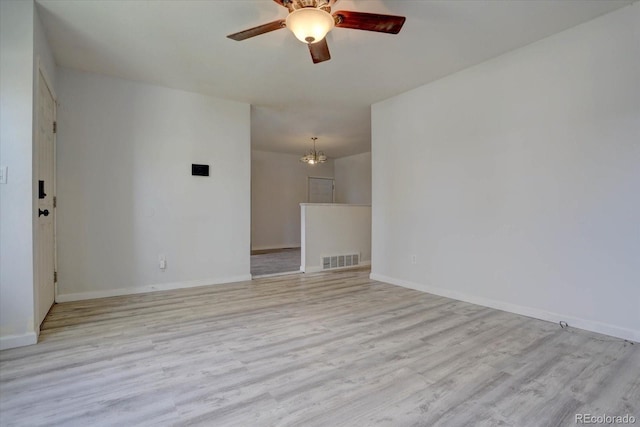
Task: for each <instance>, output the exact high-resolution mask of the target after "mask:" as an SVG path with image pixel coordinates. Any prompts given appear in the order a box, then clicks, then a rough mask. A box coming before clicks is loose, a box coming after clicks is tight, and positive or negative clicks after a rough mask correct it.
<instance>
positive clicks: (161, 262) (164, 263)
mask: <svg viewBox="0 0 640 427" xmlns="http://www.w3.org/2000/svg"><path fill="white" fill-rule="evenodd" d="M158 266H159V267H160V270H164V269H166V268H167V259H166V258H165V256H164V255H160V256H159V257H158Z"/></svg>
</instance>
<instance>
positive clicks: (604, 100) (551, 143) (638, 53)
mask: <svg viewBox="0 0 640 427" xmlns="http://www.w3.org/2000/svg"><path fill="white" fill-rule="evenodd" d="M638 22H640V3H635V4H633V5H631V6H628V7H625V8H622V9H620V10H618V11H616V12H613V13H611V14H608V15H605V16H602V17H600V18H598V19H596V20H594V21H591V22H588V23H585V24H583V25H580V26H578V27H575V28H573V29H570V30H567V31H564V32H562V33H559V34H557V35H554V36H552V37H549V38H547V39H544V40H542V41H540V42H537V43H534V44H532V45H529V46H527V47H524V48H522V49H519V50H517V51H514V52H511V53H508V54H506V55H503V56H500V57H498V58H495V59H493V60H491V61H488V62H485V63H483V64H480V65H478V66H476V67H473V68H470V69H468V70H465V71H463V72H460V73H457V74H454V75H452V76H449V77H446V78H444V79H442V80H439V81H437V82H434V83H432V84H429V85H426V86H423V87H421V88H418V89H415V90H413V91H410V92H408V93H405V94H403V95H399V96H397V97H394V98H392V99H389V100H387V101H384V102H381V103H379V104H376V105H374V106H373V109H372V115H373V116H372V123H373V141H372V146H373V260H372V265H373V270H372V277H373V278H376V279H380V280H384V281H387V282H391V283H395V284H399V285H404V286H408V287H414V288H417V289H421V290H425V291H428V292H434V293H437V294H442V295H446V296H451V297H453V298H459V299H462V300H467V301H471V302H476V303H480V304H484V305H488V306H493V307H498V308H502V309H506V310H510V311H514V312H520V313H524V314H527V315H531V316H534V317H539V318H544V319H548V320H553V321H559V320H561V319H562V320H566V321H568V323H569V324H570V325H573V326H576V327H580V328H585V329H590V330H594V331H599V332H603V333H607V334H611V335H615V336H619V337H626V338H630V339H634V340H636V341H640V228H639V224H640V221H639V218H640V197H639V194H640V77H639V76H640V26H639V25H638ZM413 254H415V255H416V260H417V263H416V264H415V265H414V264H412V263H411V256H412V255H413Z"/></svg>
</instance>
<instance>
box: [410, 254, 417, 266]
mask: <svg viewBox="0 0 640 427" xmlns="http://www.w3.org/2000/svg"><path fill="white" fill-rule="evenodd" d="M417 263H418V256H417V255H415V254H414V255H411V264H414V265H415V264H417Z"/></svg>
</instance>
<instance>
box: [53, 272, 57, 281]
mask: <svg viewBox="0 0 640 427" xmlns="http://www.w3.org/2000/svg"><path fill="white" fill-rule="evenodd" d="M53 283H58V272H57V271H54V272H53Z"/></svg>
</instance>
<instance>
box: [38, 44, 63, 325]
mask: <svg viewBox="0 0 640 427" xmlns="http://www.w3.org/2000/svg"><path fill="white" fill-rule="evenodd" d="M37 64H38V65H37V70H38V76H37V78H36V79H35V80H36V84H35V93H36V94H37V95H36V99H38V97H39V96H40V76H42V80H44V83H45V84H46V86H47V89H48V90H49V93H50V94H51V97H52V98H53V121H54V122H56V127H57V121H58V118H57V117H58V101H57V99H58V97H57V96H56V93H55V91H54V89H53V85H52V84H51V82H52V80H51V78H50V77H49V74H48V73H47V70H46V68H45V67H44V65H43V63H42V60H41V59H40V57H39V56H38V57H37ZM34 110H35V122H34V126H33V129H34V134H33V136H34V137H33V153H34V157H35V162H34V165H35V167H34V171H33V199H34V202H33V204H34V209H33V233H34V252H35V251H36V248H37V245H38V240H37V239H38V215H37V214H36V211H37V209H38V207H37V200H38V194H37V192H38V171H39V165H40V163H39V162H40V159H39V158H38V149H37V148H38V147H37V144H38V141H37V136H36V135H37V132H38V125H39V124H40V112H39V108H38V105H37V103H36V105H34ZM57 138H58V133H57V129H56V132H54V133H53V159H52V160H53V165H52V167H53V182H52V183H51V192H52V193H53V196H52V197H54V203H53V208H52V211H53V212H52V214H53V271H54V272H57V271H58V245H57V232H56V230H57V228H58V226H57V221H58V219H57V208H56V204H57V203H56V202H57V185H56V175H57V174H56V170H57V164H56V163H57V162H56V155H57ZM33 268H34V271H33V273H34V282H33V288H34V289H33V290H34V301H33V302H34V324H35V325H37V327H36V328H35V330H36V334H37V335H38V336H39V335H40V324H39V322H38V321H39V316H38V312H39V307H40V300H39V294H40V292H39V289H38V286H39V283H38V282H37V281H36V280H35V278H36V277H37V274H38V271H37V268H38V263H37V261H36V262H34V267H33ZM57 299H58V282H57V281H56V280H54V282H53V301H54V303H55V301H56V300H57Z"/></svg>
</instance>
